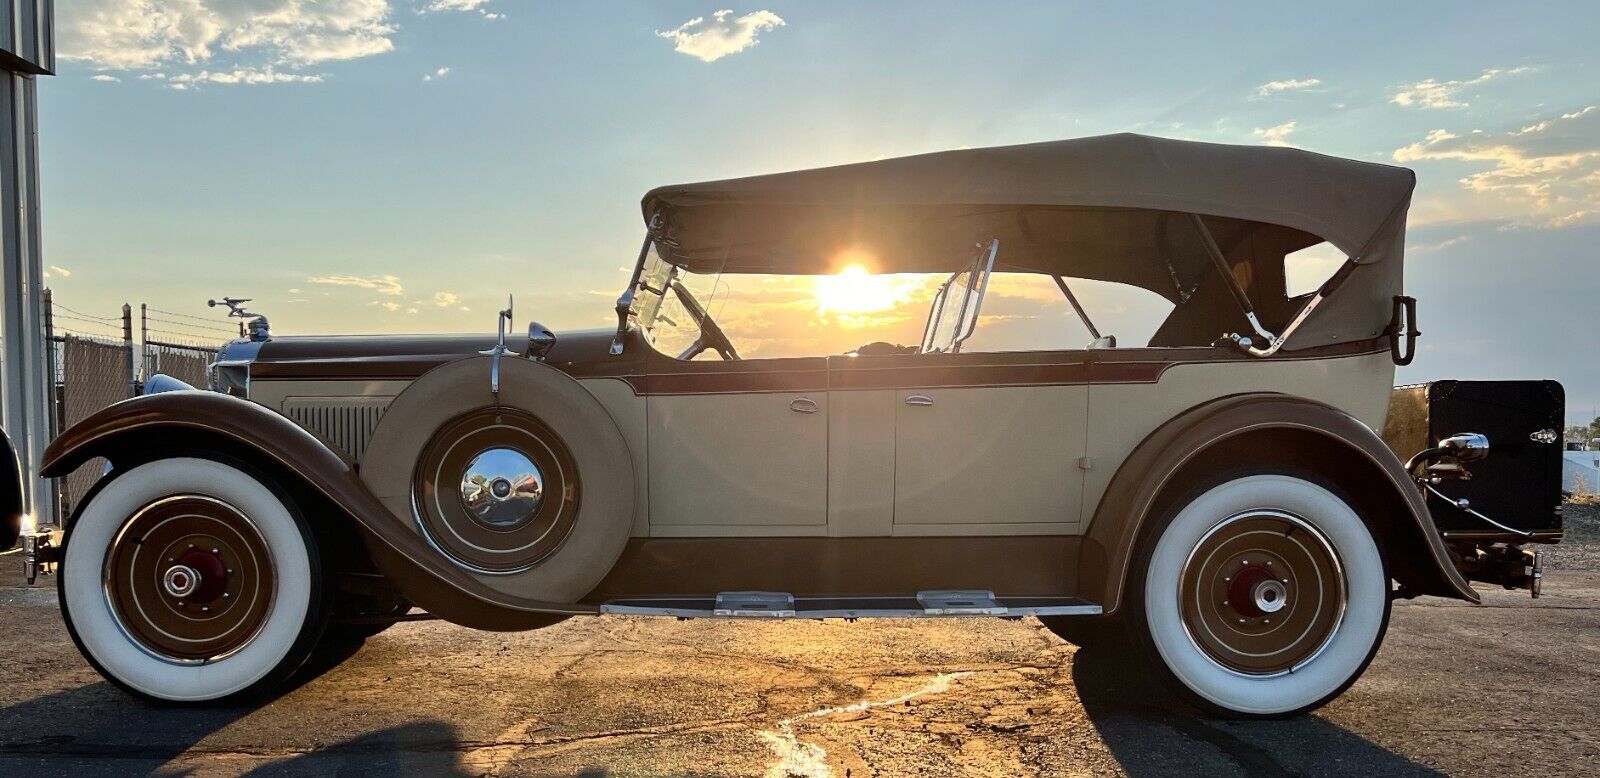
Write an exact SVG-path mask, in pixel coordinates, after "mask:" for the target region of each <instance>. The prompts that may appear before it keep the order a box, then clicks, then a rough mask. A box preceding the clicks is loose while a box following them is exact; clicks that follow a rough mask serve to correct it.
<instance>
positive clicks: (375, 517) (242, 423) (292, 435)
mask: <svg viewBox="0 0 1600 778" xmlns="http://www.w3.org/2000/svg"><path fill="white" fill-rule="evenodd" d="M165 431H199V432H203V433H206V434H208V435H210V436H213V437H216V438H220V439H222V440H225V441H227V442H228V443H230V444H233V445H236V446H238V452H237V453H238V455H239V456H241V457H242V458H246V459H248V458H250V457H252V456H254V457H264V458H266V459H268V460H270V461H271V462H273V463H275V464H277V465H278V466H279V467H281V468H282V469H284V470H286V471H288V472H290V473H293V474H294V475H296V476H298V477H299V478H300V479H301V480H302V481H304V483H305V485H306V486H308V487H310V488H311V489H314V490H315V491H317V492H318V493H320V494H321V495H322V496H324V497H326V498H327V499H328V501H329V502H331V503H333V504H334V505H336V506H338V507H339V508H340V509H342V510H343V511H344V512H345V513H347V514H348V515H349V516H350V518H351V519H353V520H354V521H355V522H356V524H357V525H358V526H359V527H360V528H361V529H362V530H363V534H364V535H365V536H366V538H367V546H368V548H369V550H370V551H371V552H372V556H373V560H374V561H375V562H376V563H377V564H378V566H379V569H381V570H382V571H383V572H384V573H385V574H386V575H388V576H389V577H390V578H391V579H393V580H394V581H395V582H396V584H397V585H399V586H400V588H401V590H402V591H403V592H404V593H405V595H406V596H407V597H408V598H410V599H411V601H412V602H415V603H417V604H418V605H420V606H422V607H423V608H425V609H427V610H429V611H430V612H432V613H433V614H434V615H436V616H438V617H440V618H443V619H446V620H448V621H453V622H456V623H459V624H464V625H467V626H475V627H479V628H491V629H494V628H498V629H516V628H519V627H521V626H531V625H536V624H539V623H542V622H545V621H548V620H549V617H551V616H570V615H582V614H590V613H596V612H598V609H597V608H596V607H595V606H593V605H577V604H572V603H560V602H545V601H542V600H530V599H526V598H521V597H516V596H513V595H508V594H504V593H502V592H497V591H495V590H494V589H491V588H489V587H487V586H484V585H483V584H482V583H480V582H478V581H477V580H475V579H473V578H472V577H471V576H469V575H467V574H466V573H464V572H463V571H461V570H460V569H459V568H457V567H455V566H454V565H452V564H451V563H450V562H449V561H447V560H445V559H444V558H443V557H442V556H441V555H440V554H439V553H438V552H437V551H434V550H433V549H432V548H431V547H429V546H428V545H427V542H426V541H424V540H423V539H422V537H421V536H420V535H418V534H417V533H415V532H412V531H410V530H409V529H408V528H407V527H406V526H405V525H403V524H402V523H401V519H400V518H399V517H397V516H395V515H394V514H393V513H391V512H390V511H389V510H388V509H387V508H385V507H384V506H383V504H382V503H380V502H379V501H378V499H377V498H376V497H374V496H373V494H372V492H370V491H368V489H367V487H366V485H365V484H363V483H362V482H361V479H360V478H359V477H358V476H357V474H356V471H355V469H354V468H353V467H352V466H351V464H350V463H349V462H346V461H345V460H344V458H342V457H341V456H339V455H338V454H336V453H334V451H333V450H332V449H331V448H329V447H328V445H327V444H325V443H323V442H322V441H321V440H318V439H317V437H316V436H315V435H312V434H311V433H309V432H307V431H306V430H304V429H302V428H301V427H300V426H299V425H297V424H295V423H294V422H292V421H290V420H289V419H287V418H284V417H283V416H281V415H279V414H278V413H276V412H274V411H271V410H269V409H267V408H264V407H262V406H260V405H257V404H255V403H253V402H250V401H248V400H242V399H239V398H237V397H231V396H229V395H225V394H220V393H217V392H207V391H176V392H163V393H161V394H153V395H145V396H143V397H136V398H134V399H131V400H124V401H122V402H119V403H117V404H115V405H112V406H110V407H108V408H106V409H104V410H102V411H100V412H99V413H96V414H94V415H93V416H90V417H89V418H87V419H84V420H83V421H81V422H79V423H77V424H75V425H73V426H72V428H71V429H68V430H67V431H66V432H64V433H62V434H61V436H60V437H58V438H56V440H55V441H54V442H52V443H51V444H50V446H49V448H47V449H46V450H45V452H44V458H43V466H42V468H41V470H42V472H43V474H44V476H45V477H49V478H58V477H61V476H64V475H67V474H68V473H71V472H72V471H73V470H74V469H76V468H77V467H78V466H79V465H81V464H83V463H84V462H86V461H88V460H89V459H91V458H93V457H101V456H103V457H106V458H107V459H110V460H111V462H112V463H113V465H115V464H116V463H117V461H118V458H119V457H121V458H123V459H126V458H128V457H129V455H130V453H131V452H135V451H137V452H138V453H139V454H140V455H148V454H149V453H152V452H156V451H159V447H160V445H161V442H160V438H161V435H162V433H163V432H165ZM223 453H227V452H223Z"/></svg>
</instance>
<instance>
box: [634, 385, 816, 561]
mask: <svg viewBox="0 0 1600 778" xmlns="http://www.w3.org/2000/svg"><path fill="white" fill-rule="evenodd" d="M827 400H828V398H827V392H795V393H788V392H783V393H778V392H772V393H728V394H698V395H652V396H651V397H650V398H649V400H648V409H647V418H648V421H647V424H648V427H649V443H648V445H649V449H650V486H649V489H650V525H651V534H652V535H656V536H661V535H718V534H734V535H737V534H773V532H774V531H776V530H778V528H785V527H792V528H796V529H797V530H799V531H796V532H795V533H793V534H822V533H823V532H825V531H826V529H827V522H828V408H827ZM738 528H746V531H744V532H740V531H737V530H738Z"/></svg>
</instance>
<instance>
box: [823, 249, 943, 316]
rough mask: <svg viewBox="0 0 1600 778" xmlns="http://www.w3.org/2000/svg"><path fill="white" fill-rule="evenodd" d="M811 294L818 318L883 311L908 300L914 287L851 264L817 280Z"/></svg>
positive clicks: (901, 279) (909, 281)
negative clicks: (815, 301) (818, 314)
mask: <svg viewBox="0 0 1600 778" xmlns="http://www.w3.org/2000/svg"><path fill="white" fill-rule="evenodd" d="M815 281H816V287H815V290H814V293H815V295H816V300H817V312H818V313H821V314H830V313H831V314H840V315H843V316H852V315H859V314H863V313H876V312H879V311H887V310H889V309H891V308H894V307H895V306H897V305H899V304H901V303H904V302H906V301H908V300H910V299H911V296H912V295H911V292H912V290H913V289H915V288H916V287H917V285H918V282H917V281H916V280H913V279H907V278H904V277H901V276H893V275H874V274H872V273H871V272H870V271H868V270H867V268H866V266H865V265H863V264H861V263H859V262H852V263H850V264H848V265H846V266H845V267H844V269H843V270H840V271H839V272H838V273H835V274H833V275H831V276H818V277H817V278H816V279H815Z"/></svg>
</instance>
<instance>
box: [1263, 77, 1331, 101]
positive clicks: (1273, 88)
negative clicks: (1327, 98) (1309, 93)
mask: <svg viewBox="0 0 1600 778" xmlns="http://www.w3.org/2000/svg"><path fill="white" fill-rule="evenodd" d="M1321 83H1322V79H1320V78H1306V79H1294V78H1291V79H1288V80H1285V81H1268V82H1267V83H1265V84H1262V85H1261V86H1258V87H1256V96H1257V97H1271V96H1272V95H1273V94H1275V93H1277V92H1296V91H1299V90H1301V89H1310V88H1311V87H1314V86H1318V85H1320V84H1321Z"/></svg>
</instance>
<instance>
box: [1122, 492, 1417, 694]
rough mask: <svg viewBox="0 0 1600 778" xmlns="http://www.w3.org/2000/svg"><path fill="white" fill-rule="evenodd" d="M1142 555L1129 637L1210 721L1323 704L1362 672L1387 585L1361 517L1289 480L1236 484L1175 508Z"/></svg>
mask: <svg viewBox="0 0 1600 778" xmlns="http://www.w3.org/2000/svg"><path fill="white" fill-rule="evenodd" d="M1139 558H1140V562H1139V563H1136V565H1135V569H1134V571H1133V576H1132V579H1131V583H1133V587H1131V588H1132V591H1131V592H1130V596H1129V604H1130V606H1131V610H1132V611H1133V613H1131V614H1130V615H1131V616H1132V618H1130V619H1129V622H1130V626H1132V627H1134V629H1133V630H1132V631H1133V632H1134V633H1135V635H1134V636H1135V638H1136V640H1137V641H1138V643H1139V644H1140V647H1141V648H1142V649H1143V650H1144V652H1145V654H1146V655H1147V658H1149V659H1150V660H1152V663H1153V664H1155V665H1156V666H1158V667H1160V668H1161V669H1163V670H1164V671H1165V672H1164V673H1163V674H1164V675H1165V676H1166V680H1167V681H1168V683H1169V685H1171V686H1173V687H1174V688H1175V689H1176V690H1177V691H1178V692H1179V693H1180V694H1182V695H1183V696H1185V697H1186V698H1188V699H1189V700H1190V701H1191V702H1194V703H1196V704H1197V705H1199V706H1200V707H1201V708H1203V709H1206V710H1208V711H1210V712H1212V713H1217V714H1222V715H1228V716H1240V717H1281V716H1288V715H1294V714H1298V713H1302V712H1305V711H1308V710H1311V709H1313V708H1316V707H1318V706H1321V705H1323V704H1324V703H1326V702H1328V701H1329V700H1331V699H1332V698H1334V697H1335V696H1337V695H1339V694H1340V693H1341V692H1343V691H1344V690H1345V689H1346V688H1348V687H1349V686H1350V685H1351V684H1352V683H1354V682H1355V680H1356V678H1357V677H1359V676H1360V675H1361V673H1362V671H1363V670H1365V669H1366V667H1367V664H1368V663H1369V662H1370V661H1371V660H1372V657H1373V655H1374V654H1376V653H1377V650H1378V645H1379V643H1380V642H1381V640H1382V638H1383V632H1384V629H1385V628H1386V627H1387V625H1388V621H1389V577H1388V574H1387V572H1386V571H1385V569H1384V563H1383V557H1382V555H1381V554H1379V552H1378V546H1377V544H1376V543H1375V542H1374V540H1373V538H1372V535H1371V533H1370V532H1369V531H1368V529H1367V526H1366V524H1365V522H1363V521H1362V520H1361V517H1360V516H1359V515H1358V514H1357V513H1356V511H1355V510H1354V509H1353V508H1352V507H1351V506H1350V503H1349V502H1348V501H1347V500H1345V499H1344V498H1342V497H1341V496H1339V495H1338V494H1337V493H1335V492H1334V491H1331V490H1330V489H1329V488H1327V487H1324V486H1321V485H1318V484H1316V483H1313V482H1312V481H1310V480H1307V479H1305V478H1301V477H1297V476H1295V475H1290V474H1284V473H1259V474H1252V475H1245V476H1241V477H1234V478H1230V479H1227V480H1223V481H1221V482H1220V483H1214V485H1212V486H1210V487H1209V488H1205V489H1204V491H1200V492H1198V493H1197V494H1194V495H1193V496H1192V497H1191V498H1189V499H1185V500H1179V501H1178V502H1177V504H1175V505H1173V506H1172V507H1171V508H1170V509H1169V510H1168V511H1167V512H1166V513H1165V515H1164V516H1163V517H1162V519H1161V520H1159V521H1158V522H1156V524H1155V525H1154V526H1152V527H1151V528H1150V530H1149V534H1147V535H1146V536H1145V542H1144V543H1143V544H1142V552H1141V554H1140V555H1139Z"/></svg>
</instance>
